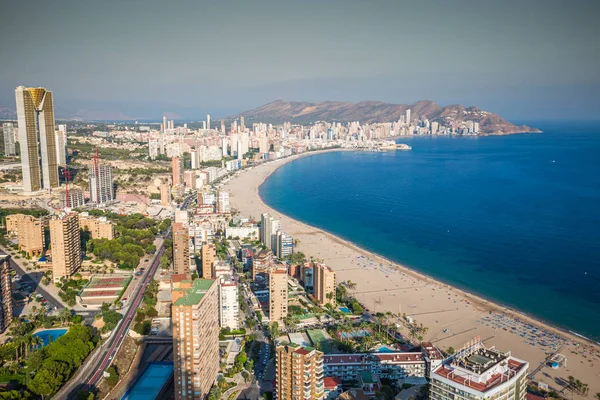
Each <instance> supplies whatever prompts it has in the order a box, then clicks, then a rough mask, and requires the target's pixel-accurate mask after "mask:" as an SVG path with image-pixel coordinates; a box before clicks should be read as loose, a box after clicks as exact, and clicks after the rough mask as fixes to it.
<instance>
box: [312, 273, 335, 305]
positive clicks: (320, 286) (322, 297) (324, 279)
mask: <svg viewBox="0 0 600 400" xmlns="http://www.w3.org/2000/svg"><path fill="white" fill-rule="evenodd" d="M313 296H314V297H315V299H316V300H317V302H318V303H319V304H320V305H325V304H331V306H332V307H335V271H334V270H332V269H331V268H329V267H328V266H326V265H325V264H321V263H314V264H313Z"/></svg>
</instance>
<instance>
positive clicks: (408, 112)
mask: <svg viewBox="0 0 600 400" xmlns="http://www.w3.org/2000/svg"><path fill="white" fill-rule="evenodd" d="M406 125H410V108H409V109H408V110H406Z"/></svg>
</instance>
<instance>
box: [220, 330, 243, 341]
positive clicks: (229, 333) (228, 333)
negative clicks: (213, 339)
mask: <svg viewBox="0 0 600 400" xmlns="http://www.w3.org/2000/svg"><path fill="white" fill-rule="evenodd" d="M245 334H246V329H245V328H240V329H230V328H229V327H225V328H222V329H221V332H219V340H225V339H226V336H242V335H245Z"/></svg>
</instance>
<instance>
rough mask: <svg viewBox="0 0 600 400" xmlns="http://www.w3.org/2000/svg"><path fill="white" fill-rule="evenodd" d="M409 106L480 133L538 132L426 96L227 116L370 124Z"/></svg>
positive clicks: (277, 104)
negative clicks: (471, 123) (397, 101)
mask: <svg viewBox="0 0 600 400" xmlns="http://www.w3.org/2000/svg"><path fill="white" fill-rule="evenodd" d="M409 108H410V110H411V120H414V119H417V118H427V119H429V120H430V121H432V122H433V121H437V122H440V123H441V124H443V125H449V124H450V123H451V122H454V121H455V122H461V121H468V120H471V121H474V122H479V129H480V131H481V133H483V134H488V135H508V134H511V133H526V132H540V130H538V129H536V128H531V127H529V126H525V125H522V126H517V125H514V124H512V123H510V122H508V121H506V120H505V119H504V118H502V117H500V116H499V115H496V114H494V113H490V112H487V111H483V110H480V109H478V108H477V107H464V106H462V105H460V104H453V105H449V106H446V107H442V106H439V105H437V104H435V103H434V102H432V101H429V100H423V101H418V102H416V103H414V104H390V103H383V102H379V101H363V102H360V103H347V102H340V101H326V102H322V103H305V102H288V101H283V100H277V101H274V102H272V103H269V104H265V105H264V106H261V107H258V108H255V109H253V110H249V111H245V112H242V113H240V114H237V115H234V116H232V117H231V118H239V117H241V116H244V119H245V121H246V124H248V123H252V122H267V123H276V124H280V123H283V122H291V123H295V124H308V123H313V122H316V121H329V122H332V121H336V122H351V121H360V122H361V123H364V124H367V123H369V124H370V123H377V122H392V121H397V120H399V119H400V117H401V116H402V115H404V114H405V112H406V110H407V109H409Z"/></svg>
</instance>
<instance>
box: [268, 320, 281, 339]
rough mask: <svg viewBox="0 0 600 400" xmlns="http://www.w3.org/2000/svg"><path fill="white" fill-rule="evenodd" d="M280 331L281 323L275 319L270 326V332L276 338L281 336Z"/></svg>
mask: <svg viewBox="0 0 600 400" xmlns="http://www.w3.org/2000/svg"><path fill="white" fill-rule="evenodd" d="M279 333H280V331H279V323H278V322H277V321H275V322H273V323H272V324H271V325H270V326H269V334H270V335H271V338H272V339H273V340H275V339H276V338H278V337H279Z"/></svg>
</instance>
